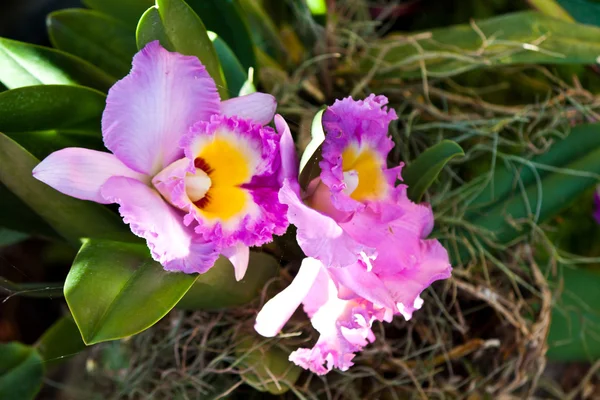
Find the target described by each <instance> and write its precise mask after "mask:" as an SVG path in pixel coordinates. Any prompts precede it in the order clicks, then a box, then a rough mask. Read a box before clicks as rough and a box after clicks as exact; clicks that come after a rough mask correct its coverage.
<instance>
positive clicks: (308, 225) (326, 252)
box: [279, 179, 375, 267]
mask: <svg viewBox="0 0 600 400" xmlns="http://www.w3.org/2000/svg"><path fill="white" fill-rule="evenodd" d="M299 193H300V188H299V185H298V183H297V182H295V181H292V180H289V179H286V180H285V181H284V182H283V187H282V188H281V190H280V191H279V201H280V202H281V203H283V204H285V205H287V206H288V211H287V217H288V220H289V222H290V223H292V224H294V225H295V226H296V227H297V228H298V232H297V235H296V238H297V240H298V244H299V245H300V247H301V248H302V250H303V251H304V253H305V254H306V255H307V256H308V257H313V258H316V259H318V260H320V261H321V262H322V263H323V264H325V265H327V266H328V267H343V266H346V265H350V264H353V263H355V262H356V261H357V260H358V258H359V256H360V254H361V252H364V253H365V254H367V255H373V254H374V252H375V250H374V248H372V247H369V246H366V245H363V244H361V243H359V242H357V241H356V240H354V239H353V238H352V237H351V236H350V235H348V234H347V233H346V232H344V230H343V229H342V228H341V227H340V226H339V225H338V223H337V222H336V221H334V220H333V219H332V218H330V217H328V216H326V215H323V214H321V213H319V212H318V211H315V210H313V209H312V208H310V207H308V206H306V205H305V204H304V203H302V201H301V200H300V195H299Z"/></svg>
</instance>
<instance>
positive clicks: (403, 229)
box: [255, 95, 452, 374]
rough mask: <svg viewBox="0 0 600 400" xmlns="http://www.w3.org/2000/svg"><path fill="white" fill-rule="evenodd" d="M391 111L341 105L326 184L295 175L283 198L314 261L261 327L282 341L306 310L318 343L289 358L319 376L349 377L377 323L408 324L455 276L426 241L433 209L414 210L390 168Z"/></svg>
mask: <svg viewBox="0 0 600 400" xmlns="http://www.w3.org/2000/svg"><path fill="white" fill-rule="evenodd" d="M386 104H387V99H386V98H385V97H384V96H375V95H371V96H369V97H368V98H367V99H365V100H359V101H356V100H353V99H352V98H346V99H343V100H338V101H336V102H335V104H334V105H333V106H331V107H329V108H328V109H327V110H326V112H325V113H324V116H323V127H324V129H325V141H324V143H323V145H322V154H323V160H322V161H321V162H320V164H319V165H320V167H321V174H320V177H319V178H316V179H315V180H314V181H313V182H311V183H310V184H309V186H308V188H307V191H306V192H303V191H302V190H301V189H300V185H299V184H298V181H297V178H296V171H295V170H293V169H288V170H287V171H288V173H286V174H284V178H285V179H284V182H283V186H282V188H281V190H280V192H279V200H280V202H281V203H283V204H285V205H287V206H288V211H287V216H288V219H289V221H290V223H292V224H294V225H295V226H296V227H297V241H298V244H299V245H300V247H301V248H302V250H303V251H304V253H305V254H306V256H307V257H308V258H306V259H305V260H304V262H303V263H302V266H301V268H300V271H299V272H298V275H297V276H296V278H295V279H294V281H293V282H292V283H291V285H290V286H288V287H287V288H286V289H284V290H283V291H282V292H281V293H280V294H278V295H277V296H275V297H274V298H273V299H271V300H270V301H269V302H267V303H266V304H265V306H264V308H263V309H262V310H261V311H260V313H259V314H258V316H257V319H256V325H255V329H256V330H257V332H259V333H260V334H262V335H264V336H275V335H277V334H278V333H279V332H280V330H281V329H282V328H283V326H284V325H285V323H286V322H287V320H288V319H289V318H290V317H291V316H292V314H293V313H294V311H295V310H296V308H297V307H299V306H300V304H302V305H303V306H304V311H305V312H306V313H307V315H308V316H309V318H311V322H312V325H313V327H314V328H315V329H316V330H317V331H318V332H319V333H320V337H319V339H318V341H317V343H316V344H315V346H314V347H313V348H311V349H298V350H297V351H295V352H293V353H292V354H291V355H290V360H291V361H293V362H295V363H296V364H298V365H300V366H302V367H304V368H307V369H310V370H311V371H313V372H315V373H317V374H324V373H327V372H329V371H330V370H331V369H332V368H338V369H340V370H346V369H348V368H349V367H350V366H351V365H352V359H353V358H354V356H355V353H356V352H358V351H360V350H362V348H363V347H364V346H366V345H367V344H368V343H369V342H372V341H373V340H375V336H374V335H373V332H372V331H371V326H372V324H373V322H374V321H377V320H378V321H388V322H389V321H391V318H392V317H393V315H402V316H403V317H404V318H406V319H407V320H408V319H410V318H411V317H412V314H413V312H414V311H415V310H417V309H419V308H420V307H421V306H422V304H423V300H422V299H421V297H420V295H421V293H422V292H423V291H424V290H425V289H426V288H427V287H428V286H430V285H431V284H432V283H433V282H434V281H436V280H440V279H446V278H449V277H450V274H451V270H452V269H451V266H450V262H449V259H448V254H447V252H446V250H445V249H444V247H443V246H442V245H441V244H440V243H439V242H438V241H437V240H435V239H427V237H428V236H429V234H430V233H431V231H432V229H433V223H434V219H433V212H432V210H431V207H430V206H429V205H428V204H416V203H414V202H412V201H411V200H410V199H409V198H408V196H407V192H406V189H407V187H406V185H403V184H397V181H398V180H399V179H401V174H400V173H401V168H402V165H400V166H397V167H394V168H388V167H387V155H388V153H389V151H390V150H391V149H392V148H393V146H394V143H393V141H392V140H391V139H390V137H389V136H388V126H389V124H390V122H391V121H392V120H394V119H396V114H395V112H394V111H393V110H387V109H386V107H385V105H386ZM281 130H282V131H284V129H283V128H281ZM286 151H288V150H286ZM286 158H291V156H287V157H286Z"/></svg>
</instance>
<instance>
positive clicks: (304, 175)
mask: <svg viewBox="0 0 600 400" xmlns="http://www.w3.org/2000/svg"><path fill="white" fill-rule="evenodd" d="M325 110H326V107H322V108H321V109H320V110H319V111H318V112H317V113H316V114H315V116H314V118H313V120H312V124H311V126H310V136H311V140H310V142H309V143H308V145H307V146H306V148H305V149H304V153H302V157H300V170H299V172H300V176H299V178H298V181H299V182H300V187H302V188H303V189H306V187H307V186H308V184H309V183H310V181H312V180H313V179H315V178H317V177H318V176H319V175H320V174H321V167H320V166H319V161H321V145H322V144H323V142H324V141H325V131H324V130H323V122H322V120H323V113H324V112H325Z"/></svg>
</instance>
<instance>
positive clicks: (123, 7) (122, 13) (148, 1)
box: [83, 0, 154, 29]
mask: <svg viewBox="0 0 600 400" xmlns="http://www.w3.org/2000/svg"><path fill="white" fill-rule="evenodd" d="M83 4H85V5H86V6H88V7H89V8H92V9H94V10H96V11H99V12H101V13H104V14H107V15H110V16H111V17H113V18H116V19H118V20H120V21H122V22H124V23H126V24H127V25H129V26H131V27H132V28H133V29H135V27H136V26H137V23H138V21H139V19H140V17H141V16H142V14H144V12H146V10H147V9H148V7H152V6H153V5H154V0H125V1H123V0H83Z"/></svg>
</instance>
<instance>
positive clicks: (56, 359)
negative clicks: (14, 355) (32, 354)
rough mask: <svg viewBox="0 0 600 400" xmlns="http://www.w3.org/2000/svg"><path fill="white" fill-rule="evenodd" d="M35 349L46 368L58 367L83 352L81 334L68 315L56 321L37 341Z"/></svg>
mask: <svg viewBox="0 0 600 400" xmlns="http://www.w3.org/2000/svg"><path fill="white" fill-rule="evenodd" d="M36 347H37V349H38V352H39V353H40V356H41V358H42V359H43V360H44V364H45V365H46V368H51V367H54V366H56V365H60V364H62V363H63V362H65V361H68V360H69V359H70V358H72V357H74V356H75V355H77V354H79V353H80V352H82V351H83V350H85V348H86V345H85V343H83V340H81V334H80V333H79V330H78V329H77V325H76V324H75V321H73V318H72V317H71V316H70V315H67V316H64V317H62V318H60V319H59V320H58V321H56V322H55V323H54V324H53V325H52V326H51V327H50V328H48V330H46V332H44V334H43V335H42V337H41V338H40V339H39V340H38V342H37V344H36Z"/></svg>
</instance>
